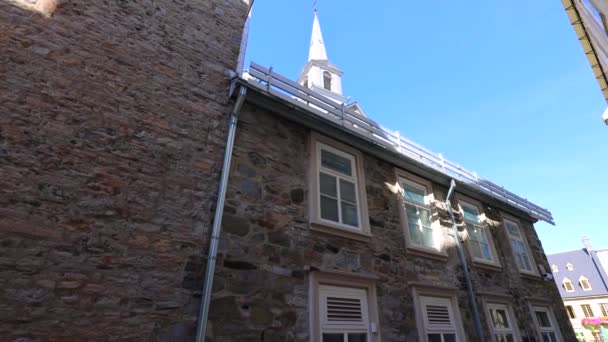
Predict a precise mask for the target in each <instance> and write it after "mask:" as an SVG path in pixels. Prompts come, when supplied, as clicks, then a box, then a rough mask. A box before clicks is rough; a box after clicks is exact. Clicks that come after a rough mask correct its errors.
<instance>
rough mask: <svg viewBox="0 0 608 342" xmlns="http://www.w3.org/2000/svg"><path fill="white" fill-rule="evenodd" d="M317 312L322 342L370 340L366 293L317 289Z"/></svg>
mask: <svg viewBox="0 0 608 342" xmlns="http://www.w3.org/2000/svg"><path fill="white" fill-rule="evenodd" d="M319 311H320V315H319V317H320V320H321V322H320V325H319V326H320V330H321V331H320V334H321V341H322V342H367V341H370V340H371V339H370V322H369V313H368V303H367V291H366V290H364V289H359V288H350V287H337V286H329V285H320V286H319Z"/></svg>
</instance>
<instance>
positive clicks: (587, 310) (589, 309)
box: [581, 304, 594, 318]
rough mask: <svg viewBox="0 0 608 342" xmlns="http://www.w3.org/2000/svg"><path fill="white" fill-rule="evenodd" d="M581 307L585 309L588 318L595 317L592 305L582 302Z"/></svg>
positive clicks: (584, 312)
mask: <svg viewBox="0 0 608 342" xmlns="http://www.w3.org/2000/svg"><path fill="white" fill-rule="evenodd" d="M581 309H583V314H584V315H585V317H587V318H589V317H594V316H593V310H591V305H589V304H581Z"/></svg>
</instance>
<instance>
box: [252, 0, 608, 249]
mask: <svg viewBox="0 0 608 342" xmlns="http://www.w3.org/2000/svg"><path fill="white" fill-rule="evenodd" d="M318 11H319V20H320V23H321V29H322V30H323V36H324V38H325V45H326V47H327V53H328V56H329V59H330V60H331V61H332V62H333V63H334V64H336V65H337V66H338V67H340V68H341V69H342V70H343V71H344V76H343V80H342V82H343V89H344V94H345V95H347V96H351V97H352V98H353V100H355V101H358V102H359V103H360V104H361V105H362V106H363V108H364V109H365V110H366V111H367V113H368V114H369V115H370V117H371V118H372V119H374V120H376V121H377V122H379V123H381V124H383V125H384V126H387V127H390V128H391V129H394V130H398V131H400V132H401V134H403V135H405V136H407V137H409V138H410V139H412V140H414V141H416V142H418V143H420V144H422V145H424V146H426V147H428V148H430V149H431V150H433V151H436V152H441V153H443V154H444V156H446V157H447V158H448V159H450V160H452V161H454V162H457V163H459V164H461V165H463V166H465V167H466V168H468V169H469V170H473V171H476V172H477V173H478V174H479V175H480V176H482V177H484V178H487V179H489V180H491V181H493V182H494V183H497V184H499V185H503V186H505V187H506V188H507V189H509V190H511V191H513V192H515V193H517V194H518V195H520V196H523V197H527V198H528V199H530V200H531V201H533V202H534V203H536V204H538V205H540V206H542V207H545V208H548V209H549V210H551V212H552V213H553V216H554V218H555V221H556V223H557V225H556V226H555V227H553V226H550V225H548V224H546V223H542V222H540V223H537V224H536V228H537V231H538V233H539V235H540V238H541V241H542V243H543V246H544V248H545V251H546V252H547V253H555V252H559V251H565V250H571V249H577V248H580V247H581V246H582V243H581V241H580V238H581V236H582V235H588V236H589V237H590V238H591V241H592V243H593V245H594V247H596V248H602V247H603V248H608V234H606V233H605V231H606V229H607V228H608V225H607V224H606V223H607V221H608V220H607V219H606V218H605V216H606V215H607V214H608V158H607V157H608V126H605V125H604V124H603V122H602V121H601V114H602V112H603V111H604V109H605V108H606V103H605V101H604V99H603V97H602V94H601V92H600V90H599V86H598V85H597V83H596V82H595V79H594V76H593V73H592V71H591V68H590V66H589V64H588V62H587V60H586V58H585V55H584V53H583V51H582V48H581V46H580V44H579V42H578V41H577V39H576V36H575V33H574V30H573V28H572V27H571V26H570V24H569V22H568V19H567V17H566V14H565V11H564V9H563V8H562V5H561V1H559V0H535V1H509V0H497V1H480V0H478V1H470V2H467V3H461V2H454V1H439V2H437V1H346V0H342V1H337V0H331V1H330V0H318ZM312 16H313V12H312V0H289V1H285V0H257V1H256V2H255V4H254V8H253V14H252V21H251V29H250V35H249V46H248V51H247V65H248V63H249V61H250V60H253V61H256V62H257V63H259V64H262V65H264V66H272V67H273V68H274V70H275V71H276V72H278V73H281V74H283V75H285V76H287V77H289V78H291V79H294V80H295V79H297V76H298V75H299V73H300V70H301V69H302V67H303V66H304V64H305V63H306V60H307V57H308V46H309V41H310V33H311V28H312Z"/></svg>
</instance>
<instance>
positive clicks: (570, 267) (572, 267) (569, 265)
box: [566, 263, 574, 271]
mask: <svg viewBox="0 0 608 342" xmlns="http://www.w3.org/2000/svg"><path fill="white" fill-rule="evenodd" d="M566 269H567V270H568V271H574V265H572V264H571V263H567V264H566Z"/></svg>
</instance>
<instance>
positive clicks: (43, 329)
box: [0, 0, 249, 341]
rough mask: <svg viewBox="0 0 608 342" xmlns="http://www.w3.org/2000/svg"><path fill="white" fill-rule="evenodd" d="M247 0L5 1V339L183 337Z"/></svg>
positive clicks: (1, 201)
mask: <svg viewBox="0 0 608 342" xmlns="http://www.w3.org/2000/svg"><path fill="white" fill-rule="evenodd" d="M248 7H249V4H248V1H247V0H204V1H200V0H171V1H168V0H166V1H165V0H157V1H154V0H129V1H124V0H112V1H107V0H105V1H102V0H98V1H90V0H70V1H67V0H59V1H52V4H50V3H48V1H43V0H38V1H34V0H3V1H0V340H2V341H5V340H7V341H11V340H16V341H46V340H51V341H96V340H137V341H140V340H151V341H180V340H186V339H188V340H191V338H192V334H193V332H194V327H195V321H196V316H197V310H198V305H199V302H200V287H201V276H202V271H203V269H202V268H203V265H204V256H205V249H206V248H207V246H208V241H207V240H208V228H209V226H210V221H211V219H212V211H213V209H214V208H212V206H213V204H214V203H215V193H216V191H217V183H218V180H219V172H220V167H221V162H222V157H223V151H224V144H225V134H226V128H227V117H228V113H229V111H230V109H231V107H232V104H231V101H230V100H229V99H228V96H227V94H228V87H229V79H228V77H227V76H226V74H227V70H229V69H232V70H233V69H235V67H236V63H237V57H238V53H239V45H240V40H241V35H242V27H243V23H244V20H245V17H246V14H247V10H248Z"/></svg>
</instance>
